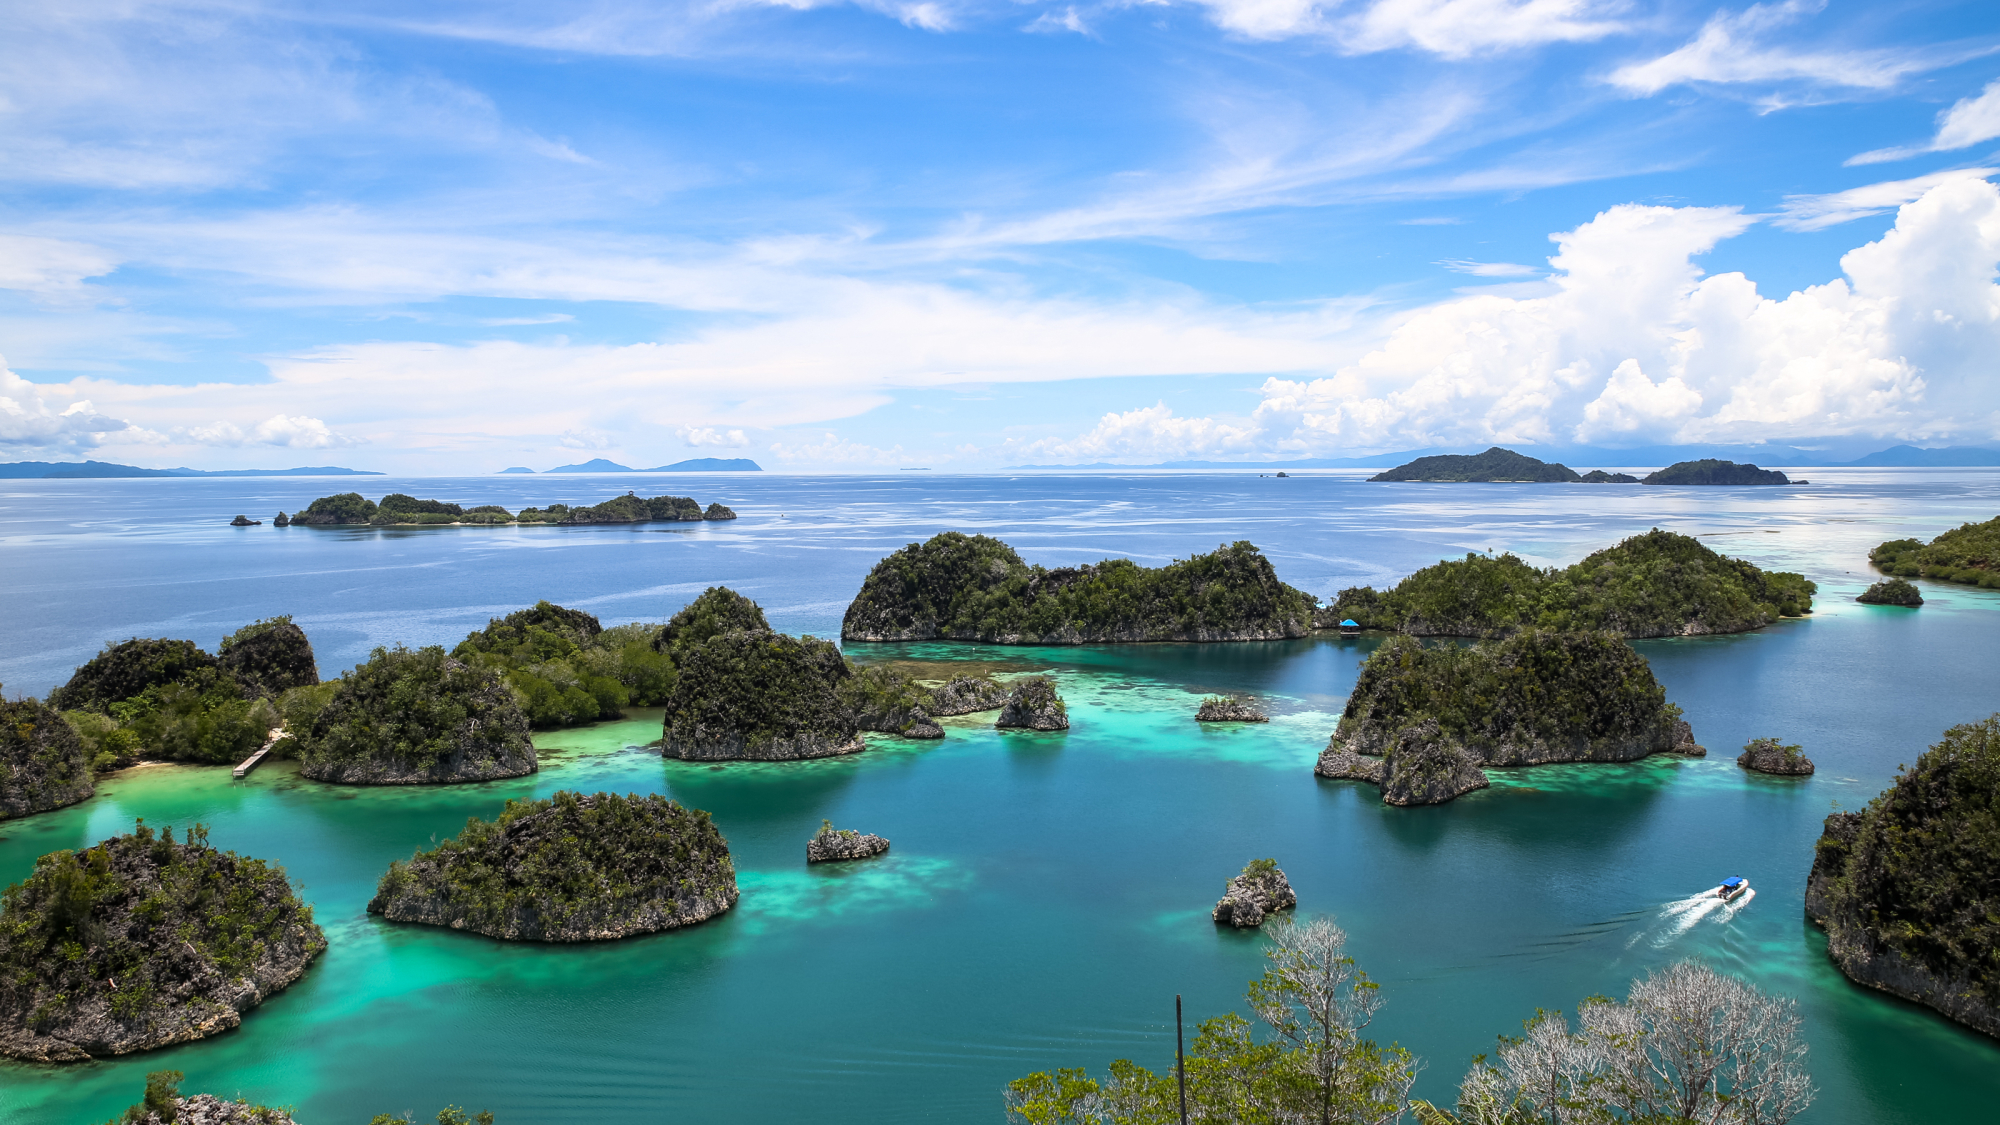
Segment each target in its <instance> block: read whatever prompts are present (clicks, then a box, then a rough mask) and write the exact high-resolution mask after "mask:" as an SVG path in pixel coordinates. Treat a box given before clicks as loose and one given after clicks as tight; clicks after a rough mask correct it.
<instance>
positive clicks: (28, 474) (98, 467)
mask: <svg viewBox="0 0 2000 1125" xmlns="http://www.w3.org/2000/svg"><path fill="white" fill-rule="evenodd" d="M382 475H384V474H382V473H375V472H370V471H368V470H367V469H343V468H341V467H339V466H338V465H308V466H306V467H304V468H298V469H142V468H139V467H138V466H137V465H114V464H112V463H111V462H109V461H14V462H11V463H8V464H4V465H0V479H8V480H80V479H86V478H90V477H379V476H382Z"/></svg>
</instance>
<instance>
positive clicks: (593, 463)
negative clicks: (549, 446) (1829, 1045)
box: [500, 457, 764, 473]
mask: <svg viewBox="0 0 2000 1125" xmlns="http://www.w3.org/2000/svg"><path fill="white" fill-rule="evenodd" d="M500 471H501V472H503V473H532V472H534V471H535V470H533V469H530V468H525V467H523V466H520V465H516V466H514V467H513V468H511V469H502V470H500ZM542 471H543V472H544V473H761V472H763V471H764V467H763V466H762V465H759V464H758V463H757V462H755V461H752V460H750V459H749V458H748V457H696V458H695V459H694V460H692V461H676V462H674V463H673V464H671V465H659V466H656V467H654V468H651V469H634V468H632V467H630V466H628V465H620V464H619V463H618V462H616V461H606V460H605V459H604V458H602V457H594V458H592V459H590V460H588V461H585V462H584V463H583V464H581V465H558V466H556V467H555V468H553V469H544V470H542Z"/></svg>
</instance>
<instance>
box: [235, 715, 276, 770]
mask: <svg viewBox="0 0 2000 1125" xmlns="http://www.w3.org/2000/svg"><path fill="white" fill-rule="evenodd" d="M283 737H285V728H283V727H274V728H272V730H271V736H270V737H269V738H266V739H265V740H264V745H262V746H259V747H258V748H257V752H256V753H255V754H252V755H250V756H249V757H247V758H245V759H243V764H242V765H239V766H237V767H236V768H235V769H233V770H230V771H229V776H231V777H242V776H244V775H245V774H247V773H249V772H250V771H251V770H254V769H256V768H257V766H258V765H259V763H261V762H263V760H264V756H265V755H266V754H269V753H270V752H271V748H272V747H273V746H276V745H277V744H278V740H279V739H281V738H283Z"/></svg>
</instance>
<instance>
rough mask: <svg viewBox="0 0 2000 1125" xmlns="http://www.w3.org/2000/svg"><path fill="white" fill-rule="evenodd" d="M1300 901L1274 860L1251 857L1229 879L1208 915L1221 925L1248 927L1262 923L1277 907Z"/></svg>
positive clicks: (1286, 906)
mask: <svg viewBox="0 0 2000 1125" xmlns="http://www.w3.org/2000/svg"><path fill="white" fill-rule="evenodd" d="M1298 904H1299V896H1298V895H1296V894H1294V893H1292V884H1291V883H1290V882H1288V881H1287V880H1286V879H1285V873H1284V872H1283V871H1280V870H1278V865H1277V863H1276V862H1275V861H1273V860H1268V859H1255V860H1251V861H1250V864H1249V866H1247V867H1245V868H1244V869H1243V873H1242V874H1241V875H1238V876H1236V877H1235V878H1233V879H1231V880H1229V885H1228V887H1226V888H1224V890H1223V894H1222V900H1221V901H1220V902H1217V903H1216V904H1215V910H1214V911H1213V912H1211V913H1210V915H1209V917H1211V918H1213V919H1214V920H1215V921H1216V922H1218V923H1221V924H1223V925H1229V926H1235V927H1236V928H1237V929H1248V928H1250V927H1252V926H1261V925H1263V924H1264V920H1265V919H1266V918H1268V917H1270V916H1271V915H1272V914H1274V913H1276V912H1278V911H1280V910H1290V909H1291V908H1292V907H1294V906H1297V905H1298Z"/></svg>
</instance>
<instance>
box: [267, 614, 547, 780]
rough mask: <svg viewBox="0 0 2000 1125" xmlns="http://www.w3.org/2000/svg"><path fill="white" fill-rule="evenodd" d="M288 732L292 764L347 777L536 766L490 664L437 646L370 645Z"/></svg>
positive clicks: (496, 771)
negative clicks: (315, 709) (307, 722)
mask: <svg viewBox="0 0 2000 1125" xmlns="http://www.w3.org/2000/svg"><path fill="white" fill-rule="evenodd" d="M338 682H339V687H337V688H336V689H334V691H333V695H332V697H331V698H330V699H329V700H328V701H327V704H326V706H325V707H323V708H322V709H321V710H320V712H319V714H318V715H317V716H316V717H315V718H314V719H313V721H312V724H311V726H310V727H308V728H306V729H305V730H304V731H303V732H296V733H295V734H294V736H293V740H294V741H295V742H296V743H297V744H298V758H299V763H300V767H299V772H300V773H302V774H304V775H305V776H307V777H310V778H312V779H314V780H316V781H331V782H338V783H342V784H347V785H439V784H448V783H452V782H464V781H491V780H493V779H495V778H502V777H520V776H522V775H524V774H531V773H534V772H535V770H536V769H537V768H538V767H539V762H538V759H537V758H536V755H535V747H534V744H533V743H531V742H530V741H528V720H527V717H526V716H524V715H523V714H522V713H521V709H520V707H519V706H518V705H517V704H516V703H515V702H514V697H513V695H512V694H510V693H509V692H508V691H507V685H506V684H505V683H504V682H502V681H501V679H500V676H499V674H498V673H496V672H494V671H493V670H491V669H489V668H483V667H476V666H473V665H469V664H466V663H463V662H461V661H458V660H454V659H452V658H451V657H448V656H446V655H445V654H444V650H443V649H442V648H438V647H436V646H431V647H428V648H422V649H418V650H416V651H414V652H412V651H411V650H409V649H406V648H402V647H401V646H398V647H397V648H394V649H381V648H378V649H376V650H375V652H374V653H373V654H372V655H371V656H370V657H369V658H368V662H367V663H365V664H362V665H361V666H360V667H358V668H355V669H353V670H352V671H350V672H347V673H345V674H343V675H342V676H341V678H340V680H339V681H338Z"/></svg>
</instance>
